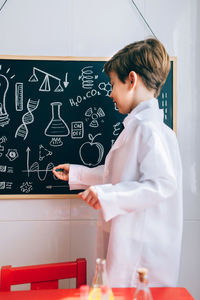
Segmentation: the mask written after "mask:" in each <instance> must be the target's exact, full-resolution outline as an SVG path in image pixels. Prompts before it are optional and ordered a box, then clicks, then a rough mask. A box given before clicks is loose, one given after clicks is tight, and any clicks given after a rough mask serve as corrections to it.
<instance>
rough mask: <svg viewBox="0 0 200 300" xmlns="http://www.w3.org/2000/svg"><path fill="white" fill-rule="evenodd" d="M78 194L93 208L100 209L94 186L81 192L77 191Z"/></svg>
mask: <svg viewBox="0 0 200 300" xmlns="http://www.w3.org/2000/svg"><path fill="white" fill-rule="evenodd" d="M78 196H79V197H80V198H81V199H82V200H83V201H85V202H86V203H87V204H88V205H90V206H91V207H93V208H94V209H100V208H101V204H100V202H99V199H98V196H97V193H96V191H95V187H92V186H91V187H89V188H88V189H87V190H85V191H84V192H82V193H79V194H78Z"/></svg>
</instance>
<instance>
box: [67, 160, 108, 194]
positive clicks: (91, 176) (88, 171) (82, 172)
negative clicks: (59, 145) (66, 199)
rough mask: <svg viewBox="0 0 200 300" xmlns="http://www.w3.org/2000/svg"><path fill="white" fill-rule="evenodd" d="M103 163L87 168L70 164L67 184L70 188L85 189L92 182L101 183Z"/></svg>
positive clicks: (92, 183)
mask: <svg viewBox="0 0 200 300" xmlns="http://www.w3.org/2000/svg"><path fill="white" fill-rule="evenodd" d="M103 172H104V165H100V166H98V167H95V168H88V167H85V166H81V165H75V164H71V165H70V172H69V186H70V190H82V189H87V188H88V187H89V186H91V185H94V184H102V183H103Z"/></svg>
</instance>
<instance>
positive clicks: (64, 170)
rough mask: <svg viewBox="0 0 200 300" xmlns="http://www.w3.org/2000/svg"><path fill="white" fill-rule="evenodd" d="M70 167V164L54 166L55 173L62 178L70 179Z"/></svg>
mask: <svg viewBox="0 0 200 300" xmlns="http://www.w3.org/2000/svg"><path fill="white" fill-rule="evenodd" d="M69 169H70V164H61V165H58V166H56V167H54V168H53V170H52V172H53V174H54V175H55V176H56V177H57V178H58V179H61V180H64V181H68V180H69Z"/></svg>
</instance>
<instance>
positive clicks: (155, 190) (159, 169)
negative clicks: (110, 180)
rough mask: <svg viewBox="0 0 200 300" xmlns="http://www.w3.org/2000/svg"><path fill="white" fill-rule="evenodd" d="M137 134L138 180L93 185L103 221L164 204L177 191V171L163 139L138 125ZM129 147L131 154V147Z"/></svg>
mask: <svg viewBox="0 0 200 300" xmlns="http://www.w3.org/2000/svg"><path fill="white" fill-rule="evenodd" d="M139 132H140V133H139V135H138V137H137V141H139V146H138V161H137V165H138V170H139V178H138V180H137V181H134V180H130V181H121V182H119V183H117V184H115V185H112V184H106V185H99V186H95V188H96V190H97V194H98V198H99V200H100V203H101V207H102V212H103V215H104V219H105V221H109V220H110V219H112V218H114V217H116V216H118V215H123V214H125V213H129V212H133V211H137V210H143V209H148V208H150V207H152V206H154V205H157V204H158V203H160V201H168V200H169V199H170V197H171V196H172V195H174V193H175V192H176V190H177V174H176V172H177V170H176V166H174V164H173V160H174V159H172V156H171V154H170V151H169V146H168V145H167V143H166V141H165V139H164V138H163V137H162V136H161V135H160V134H159V133H158V132H154V131H153V130H152V128H149V127H148V126H142V127H141V128H140V130H139ZM174 145H176V143H174ZM174 145H171V146H172V147H173V146H174ZM129 146H130V151H131V149H132V147H134V145H133V144H132V147H131V145H129ZM173 151H175V152H176V151H177V149H176V147H175V149H173ZM173 155H175V156H176V154H173ZM130 163H131V161H130ZM133 167H135V164H134V165H133Z"/></svg>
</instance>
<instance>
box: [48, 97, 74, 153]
mask: <svg viewBox="0 0 200 300" xmlns="http://www.w3.org/2000/svg"><path fill="white" fill-rule="evenodd" d="M50 104H51V107H52V119H51V121H50V122H49V124H48V126H47V127H46V129H45V132H44V134H45V135H46V136H50V137H52V139H51V142H50V145H51V146H52V147H58V146H62V145H63V142H62V140H61V137H65V136H68V135H69V134H70V130H69V127H68V126H67V124H66V123H65V121H64V120H63V119H62V118H61V116H60V107H61V105H62V103H61V102H52V103H50Z"/></svg>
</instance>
